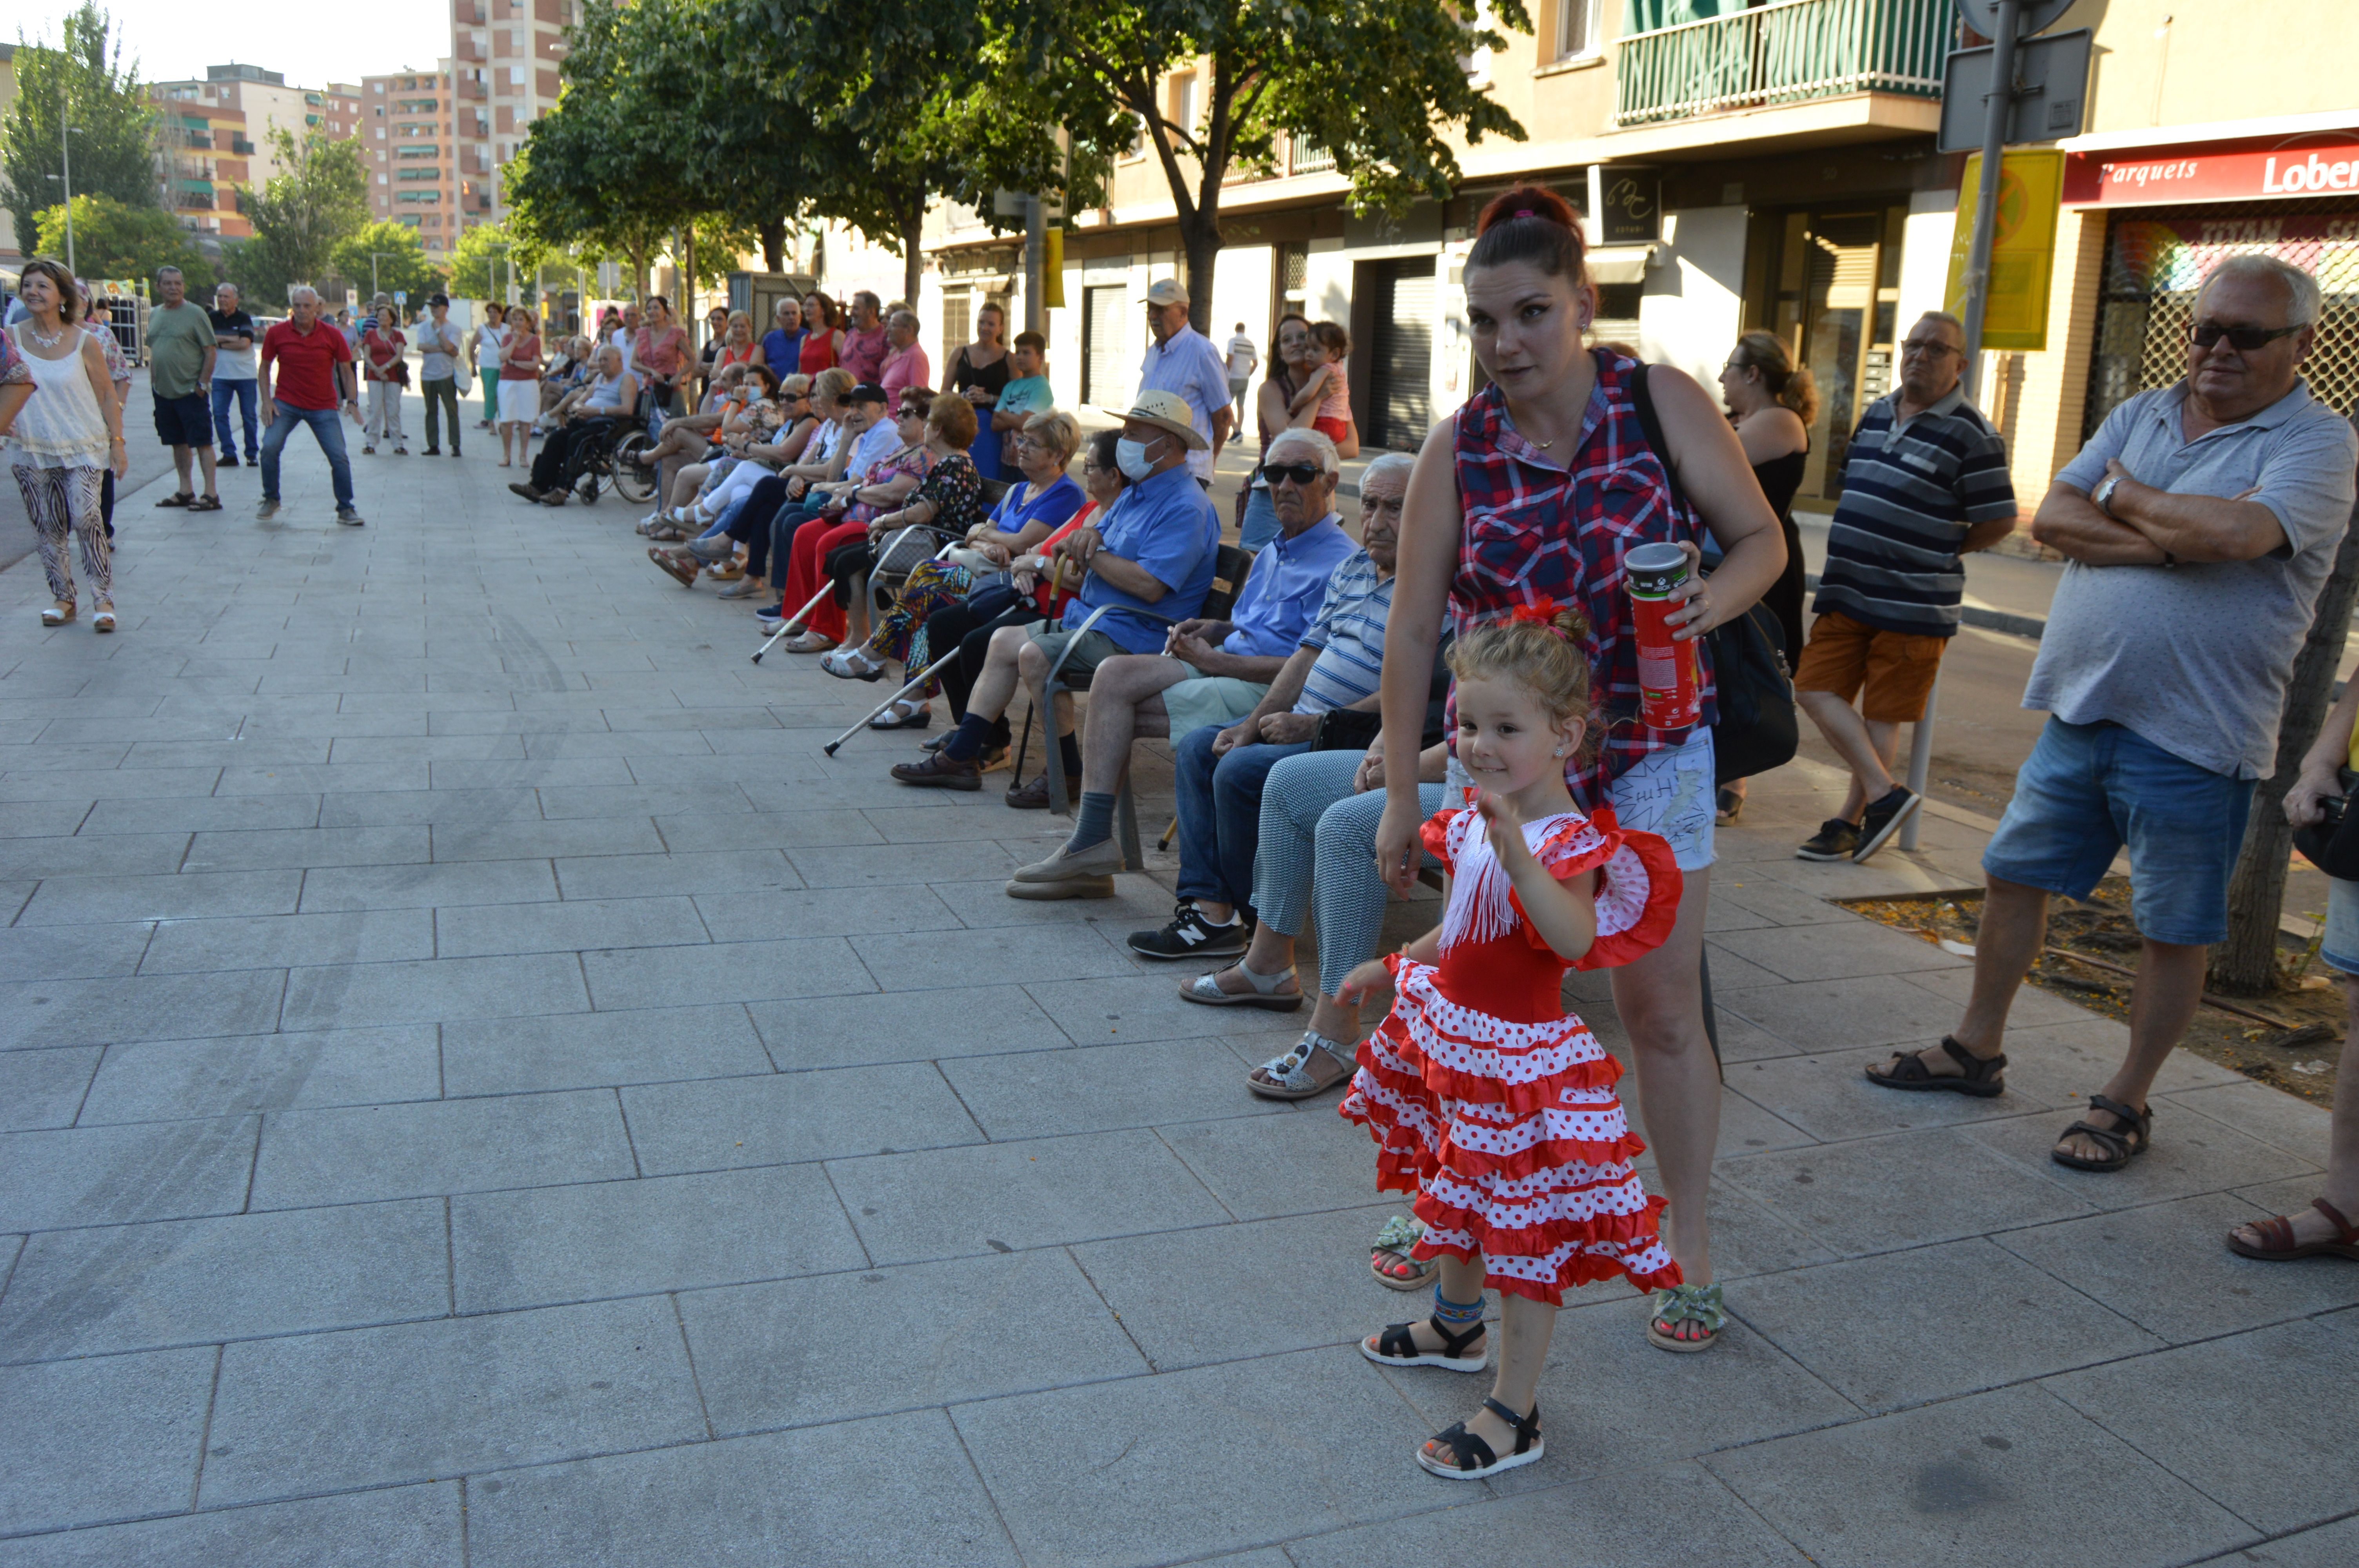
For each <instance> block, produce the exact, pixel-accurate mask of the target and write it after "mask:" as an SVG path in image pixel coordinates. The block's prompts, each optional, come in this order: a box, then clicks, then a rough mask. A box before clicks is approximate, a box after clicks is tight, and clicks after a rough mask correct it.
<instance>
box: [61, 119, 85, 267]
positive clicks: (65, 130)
mask: <svg viewBox="0 0 2359 1568" xmlns="http://www.w3.org/2000/svg"><path fill="white" fill-rule="evenodd" d="M77 128H78V127H76V126H72V125H69V124H66V89H65V83H63V82H60V83H59V84H58V168H59V170H60V173H59V176H58V182H59V187H60V189H62V190H64V192H65V200H66V270H67V271H68V272H70V273H72V274H73V275H74V276H77V277H79V276H82V273H81V269H80V268H78V267H76V266H75V265H74V243H73V146H72V143H73V133H74V131H75V130H76V129H77Z"/></svg>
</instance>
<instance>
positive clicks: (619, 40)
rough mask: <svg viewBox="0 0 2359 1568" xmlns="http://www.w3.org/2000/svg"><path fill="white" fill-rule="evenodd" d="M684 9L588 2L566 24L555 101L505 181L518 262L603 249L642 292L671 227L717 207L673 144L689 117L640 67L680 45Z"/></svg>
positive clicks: (676, 0) (671, 4)
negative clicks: (674, 32) (582, 248)
mask: <svg viewBox="0 0 2359 1568" xmlns="http://www.w3.org/2000/svg"><path fill="white" fill-rule="evenodd" d="M680 5H681V0H645V3H643V4H640V5H617V4H615V3H614V0H589V4H588V5H585V6H584V7H583V10H582V20H581V21H580V22H578V23H576V24H575V25H574V26H573V27H570V28H568V29H567V30H566V43H567V54H566V59H565V62H564V64H563V65H562V66H561V67H560V74H561V76H562V78H563V81H564V86H563V88H562V90H561V91H560V93H559V96H558V100H557V107H556V108H554V109H553V110H551V111H550V112H549V114H545V115H543V116H542V117H541V118H540V119H538V120H537V121H535V122H534V123H533V124H532V128H531V130H530V131H529V132H528V133H527V136H526V140H525V145H524V146H522V147H521V148H519V149H518V150H517V153H516V157H515V158H513V159H511V160H510V161H509V163H508V165H507V168H506V175H505V179H504V188H505V189H506V195H507V199H508V204H509V209H510V223H511V226H512V227H513V229H514V231H515V234H516V241H517V243H518V247H519V249H518V265H520V266H522V265H528V264H529V262H530V260H531V259H532V258H533V257H534V256H535V255H537V254H554V253H558V252H561V251H565V250H567V249H570V248H571V247H573V246H576V245H590V246H594V247H595V248H597V249H599V250H601V251H603V252H605V253H607V254H612V255H619V256H623V257H625V258H627V260H628V263H629V265H630V270H631V276H632V283H633V287H634V289H635V291H636V292H637V293H639V294H642V295H644V294H646V293H647V287H648V283H647V280H648V275H649V274H650V273H651V272H652V271H653V269H654V265H655V258H656V257H657V255H658V254H660V253H661V252H662V251H663V249H664V248H665V246H666V245H668V244H669V243H670V236H671V233H672V231H673V230H675V229H677V228H679V226H680V225H681V224H682V223H684V222H693V221H694V219H695V218H696V217H697V216H698V215H699V214H700V213H701V212H706V211H711V201H710V199H709V198H708V197H707V196H706V195H705V190H706V189H707V182H704V181H698V180H692V179H690V178H688V176H687V174H686V171H685V170H684V168H683V163H682V158H681V156H680V154H679V150H678V148H676V147H675V146H673V145H672V143H673V139H674V130H673V128H674V127H675V126H676V125H679V124H684V123H685V121H686V120H687V119H688V118H690V117H689V116H683V115H682V114H681V113H680V104H679V102H677V101H671V102H666V101H664V100H663V99H662V98H660V97H659V96H658V94H657V93H656V92H653V91H651V89H650V74H649V71H648V70H647V69H646V68H645V66H644V65H643V63H642V62H643V61H644V60H645V59H647V58H649V57H650V55H657V56H660V55H661V54H662V53H663V52H664V51H667V50H669V49H670V48H671V43H670V41H669V37H668V34H669V32H670V30H671V29H673V28H674V27H679V26H682V25H684V24H683V23H681V21H680V20H679V11H680Z"/></svg>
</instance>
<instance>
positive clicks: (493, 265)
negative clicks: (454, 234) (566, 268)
mask: <svg viewBox="0 0 2359 1568" xmlns="http://www.w3.org/2000/svg"><path fill="white" fill-rule="evenodd" d="M511 266H513V268H514V271H513V272H511V271H510V268H511ZM511 278H514V279H516V281H519V282H523V283H527V284H528V283H530V282H531V281H532V266H531V264H530V261H529V259H528V258H527V255H526V254H525V249H524V245H523V243H522V242H520V241H518V240H517V239H516V236H515V235H513V234H511V233H510V232H509V231H508V225H506V224H505V223H478V224H476V225H475V226H474V227H473V228H472V229H467V230H464V231H462V232H461V233H460V235H459V245H458V248H457V249H456V250H454V251H452V252H451V282H450V290H451V294H453V295H454V296H458V297H462V298H467V299H506V297H508V283H509V281H510V279H511Z"/></svg>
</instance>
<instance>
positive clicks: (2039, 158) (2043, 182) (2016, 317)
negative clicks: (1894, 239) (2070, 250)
mask: <svg viewBox="0 0 2359 1568" xmlns="http://www.w3.org/2000/svg"><path fill="white" fill-rule="evenodd" d="M1998 180H1999V184H1998V223H1997V226H1996V228H1995V230H1994V231H1993V234H1992V240H1991V262H1990V270H1991V276H1990V302H1989V304H1988V305H1987V306H1986V307H1985V308H1984V311H1983V347H1984V348H1985V349H2007V350H2028V351H2038V350H2042V349H2045V348H2046V347H2048V282H2049V273H2050V272H2051V271H2052V269H2053V268H2054V265H2055V261H2056V211H2057V204H2058V202H2059V200H2060V199H2061V197H2062V195H2063V191H2064V155H2063V154H2062V153H2060V152H2059V151H2056V150H2055V149H2053V148H2049V147H2026V148H2021V149H2011V150H2010V151H2009V152H2008V153H2007V155H2006V158H2005V159H2004V160H2002V161H2001V163H2000V165H1999V176H1998ZM1982 182H1983V155H1982V154H1980V153H1970V154H1968V155H1967V157H1966V173H1965V179H1964V181H1963V183H1962V186H1961V187H1960V189H1959V192H1958V198H1959V200H1958V222H1957V227H1956V229H1955V230H1954V231H1953V232H1951V239H1950V284H1949V287H1948V289H1947V290H1946V293H1945V297H1946V298H1947V301H1948V303H1947V305H1946V307H1945V308H1947V309H1948V310H1949V312H1950V313H1951V315H1953V316H1956V317H1959V318H1961V319H1963V317H1964V316H1965V313H1966V252H1967V251H1968V250H1969V249H1970V248H1971V247H1972V245H1973V237H1974V204H1975V202H1976V200H1978V199H1979V198H1980V197H1981V195H1982Z"/></svg>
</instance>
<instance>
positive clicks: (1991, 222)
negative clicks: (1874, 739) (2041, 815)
mask: <svg viewBox="0 0 2359 1568" xmlns="http://www.w3.org/2000/svg"><path fill="white" fill-rule="evenodd" d="M2021 21H2022V4H2021V0H1998V31H1997V32H1996V33H1995V35H1993V37H1992V38H1991V49H1992V56H1991V90H1990V93H1989V95H1988V96H1987V97H1986V98H1985V99H1984V102H1983V107H1984V115H1983V168H1982V177H1983V178H1982V186H1981V189H1980V191H1979V193H1978V194H1977V196H1976V198H1975V200H1974V237H1973V244H1972V246H1971V247H1970V248H1969V249H1968V250H1967V252H1966V279H1965V282H1966V323H1965V325H1966V363H1965V383H1966V395H1967V396H1968V397H1969V398H1972V397H1973V396H1974V395H1975V394H1976V393H1977V392H1978V391H1979V390H1980V384H1981V381H1982V358H1983V317H1984V314H1985V313H1986V312H1987V311H1988V310H1989V308H1990V268H1991V243H1992V242H1993V240H1994V239H1995V237H1996V235H1997V232H1998V197H1999V189H2000V181H2001V179H2002V178H2004V176H2005V174H2006V130H2007V121H2008V117H2009V114H2010V111H2011V110H2012V109H2013V108H2014V104H2015V35H2016V32H2017V27H2018V26H2019V25H2020V23H2021ZM1909 771H1910V773H1912V774H1913V773H1915V772H1916V768H1915V766H1914V760H1913V759H1912V762H1911V766H1910V769H1909ZM1911 787H1912V788H1913V787H1914V780H1913V779H1912V780H1911Z"/></svg>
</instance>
